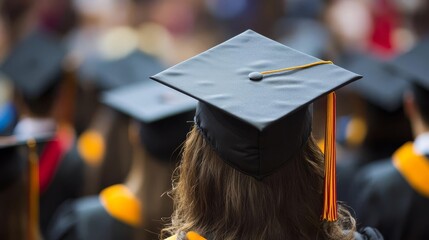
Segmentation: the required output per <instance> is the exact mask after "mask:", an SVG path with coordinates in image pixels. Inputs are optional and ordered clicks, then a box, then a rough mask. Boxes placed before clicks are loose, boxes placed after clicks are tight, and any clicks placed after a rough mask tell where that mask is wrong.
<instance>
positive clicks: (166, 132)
mask: <svg viewBox="0 0 429 240" xmlns="http://www.w3.org/2000/svg"><path fill="white" fill-rule="evenodd" d="M194 114H195V111H188V112H185V113H181V114H178V115H175V116H171V117H169V118H166V119H162V120H158V121H156V122H151V123H144V122H141V123H140V139H141V142H142V145H143V146H144V148H145V149H146V150H147V151H148V152H149V153H150V154H151V155H152V156H154V157H155V158H156V159H158V160H161V161H171V160H173V161H178V160H179V154H180V149H181V148H180V147H181V145H182V143H184V141H185V140H186V134H187V133H188V132H189V130H190V129H191V126H192V122H193V121H192V119H193V117H194Z"/></svg>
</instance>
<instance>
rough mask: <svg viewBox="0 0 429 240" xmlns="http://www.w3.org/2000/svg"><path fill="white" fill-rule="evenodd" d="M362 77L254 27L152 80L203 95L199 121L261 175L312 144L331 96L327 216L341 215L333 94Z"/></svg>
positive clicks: (239, 165)
mask: <svg viewBox="0 0 429 240" xmlns="http://www.w3.org/2000/svg"><path fill="white" fill-rule="evenodd" d="M360 77H361V76H359V75H357V74H355V73H352V72H349V71H347V70H345V69H342V68H340V67H338V66H335V65H334V64H332V62H330V61H321V60H320V59H317V58H315V57H312V56H309V55H306V54H304V53H301V52H298V51H296V50H293V49H291V48H288V47H286V46H284V45H282V44H280V43H278V42H275V41H273V40H271V39H268V38H266V37H264V36H262V35H259V34H258V33H255V32H253V31H251V30H248V31H246V32H244V33H242V34H240V35H238V36H236V37H233V38H232V39H230V40H228V41H226V42H224V43H222V44H220V45H218V46H216V47H214V48H212V49H209V50H207V51H205V52H203V53H201V54H199V55H197V56H195V57H193V58H191V59H189V60H186V61H184V62H182V63H180V64H177V65H176V66H173V67H171V68H169V69H167V70H165V71H163V72H161V73H159V74H157V75H155V76H153V77H152V79H154V80H156V81H158V82H160V83H163V84H165V85H167V86H170V87H172V88H174V89H176V90H178V91H180V92H183V93H185V94H187V95H189V96H191V97H194V98H196V99H197V100H199V103H198V105H197V111H196V116H195V124H196V126H197V127H198V129H199V130H200V132H201V133H202V135H203V136H204V137H205V138H206V139H207V141H208V142H209V143H210V145H211V146H212V147H213V149H214V150H215V151H216V152H217V153H218V155H219V156H220V157H221V158H222V159H223V160H224V161H225V162H226V163H228V164H229V165H231V166H232V167H234V168H235V169H237V170H239V171H241V172H243V173H245V174H247V175H250V176H253V177H255V178H257V179H262V178H263V177H266V176H268V175H270V174H272V173H274V172H275V171H276V170H278V169H279V168H280V167H281V166H282V165H283V164H284V163H285V162H286V161H288V160H289V159H290V158H291V157H292V156H294V155H295V154H296V153H297V152H298V150H299V149H301V147H303V146H304V144H305V143H306V142H307V139H308V137H309V136H310V134H311V122H312V119H311V118H312V117H311V113H310V109H309V104H311V103H312V102H313V101H314V100H316V99H317V98H319V97H321V96H323V95H328V98H327V99H328V100H327V103H328V104H327V109H328V110H327V125H326V128H327V129H326V132H327V134H326V137H325V138H326V139H325V142H326V144H325V191H324V208H323V214H322V219H324V220H327V221H335V220H336V219H337V209H336V190H335V189H336V188H335V181H336V177H335V94H334V93H333V91H334V90H335V89H337V88H339V87H341V86H343V85H345V84H347V83H350V82H352V81H354V80H357V79H359V78H360Z"/></svg>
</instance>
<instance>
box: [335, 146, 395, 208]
mask: <svg viewBox="0 0 429 240" xmlns="http://www.w3.org/2000/svg"><path fill="white" fill-rule="evenodd" d="M397 147H398V146H397V145H395V146H393V145H392V146H391V145H386V146H383V147H379V148H377V149H374V148H369V147H362V148H360V149H358V150H355V151H345V153H344V155H343V156H342V159H339V161H338V162H337V197H338V200H339V201H342V202H345V203H346V204H347V205H349V204H350V202H351V199H352V198H353V196H352V195H350V194H349V193H350V188H352V187H353V186H352V182H353V180H354V178H355V176H356V174H357V173H358V172H359V171H360V170H361V169H362V168H364V167H365V166H366V165H368V164H371V163H373V162H377V161H379V160H382V159H385V158H388V157H389V156H390V155H391V154H392V152H393V151H395V150H396V148H397ZM353 191H359V190H357V189H355V190H353ZM352 213H353V212H352Z"/></svg>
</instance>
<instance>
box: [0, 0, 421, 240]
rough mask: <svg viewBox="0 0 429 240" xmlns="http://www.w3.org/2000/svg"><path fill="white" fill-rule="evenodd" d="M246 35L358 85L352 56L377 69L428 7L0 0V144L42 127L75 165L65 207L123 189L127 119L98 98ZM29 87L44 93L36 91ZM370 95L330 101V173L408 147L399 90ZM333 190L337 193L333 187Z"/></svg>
mask: <svg viewBox="0 0 429 240" xmlns="http://www.w3.org/2000/svg"><path fill="white" fill-rule="evenodd" d="M247 29H252V30H254V31H256V32H258V33H260V34H262V35H265V36H267V37H269V38H272V39H274V40H277V41H279V42H281V43H283V44H285V45H286V46H289V47H292V48H295V49H297V50H299V51H302V52H304V53H307V54H310V55H313V56H316V57H318V58H321V59H324V60H332V61H333V62H334V63H335V64H337V65H339V66H343V67H345V68H350V70H352V71H356V72H357V73H360V74H362V75H365V76H369V77H368V79H369V78H371V74H372V73H373V71H372V70H371V67H370V66H360V67H359V66H357V67H356V69H355V64H354V62H355V60H356V59H357V58H358V57H357V56H366V57H369V58H370V59H376V61H377V62H387V61H389V60H391V59H393V58H394V57H395V56H398V55H399V54H401V53H404V52H406V51H408V50H409V49H411V48H412V47H413V46H414V45H415V44H416V43H417V42H418V41H419V40H420V39H422V38H424V37H425V36H426V35H427V34H428V33H429V1H426V0H325V1H323V0H264V1H260V0H0V62H2V63H1V64H0V65H1V69H0V70H1V71H0V73H1V75H0V135H2V136H10V135H16V134H17V132H19V131H18V130H20V129H21V128H24V129H25V127H22V126H24V124H23V125H20V124H19V123H20V122H21V121H22V119H25V118H36V119H39V120H40V119H42V118H46V119H51V120H52V121H53V122H55V123H56V129H57V130H56V132H57V135H58V136H59V139H60V140H59V142H60V145H61V146H62V147H61V149H63V150H64V152H67V153H68V152H71V154H72V155H73V154H74V155H76V156H77V158H79V159H81V161H82V163H81V164H83V165H84V167H83V169H84V170H79V173H75V172H71V173H70V172H69V173H65V175H64V176H68V177H67V179H66V180H64V181H66V182H67V181H70V182H73V181H77V180H76V179H78V177H79V176H80V177H81V179H82V180H81V183H80V185H79V187H78V188H79V190H78V192H79V193H78V194H74V195H73V196H71V197H70V198H76V197H81V196H87V195H93V194H99V193H100V191H102V190H103V189H105V188H106V187H109V186H111V185H113V184H118V183H123V182H124V181H125V180H126V179H127V176H128V177H129V174H130V168H131V167H130V166H132V165H133V164H134V163H133V158H135V154H134V153H133V151H132V149H133V146H132V141H131V140H130V135H132V134H129V133H130V131H132V130H130V127H129V126H130V124H129V122H130V121H131V120H130V118H129V117H128V116H126V114H121V113H119V112H116V111H114V110H112V109H110V108H108V107H106V106H105V105H104V104H102V103H100V97H101V95H102V93H103V92H105V91H108V90H112V89H115V88H119V87H122V86H125V85H128V84H132V83H135V82H138V81H149V80H148V76H150V75H151V74H155V73H157V72H159V71H161V70H163V69H165V68H168V67H169V66H172V65H174V64H177V63H179V62H181V61H184V60H186V59H188V58H190V57H192V56H194V55H196V54H198V53H201V52H203V51H205V50H207V49H209V48H211V47H213V46H215V45H216V44H219V43H221V42H223V41H225V40H227V39H228V38H230V37H232V36H235V35H237V34H239V33H241V32H243V31H244V30H247ZM37 34H39V35H37ZM40 34H41V35H43V36H42V37H40ZM46 36H49V41H51V40H52V41H54V42H55V44H58V45H59V47H60V48H61V49H62V50H61V51H62V53H61V54H62V55H61V54H60V55H61V57H60V61H59V63H58V64H57V65H56V68H55V58H57V52H55V51H56V50H53V49H50V47H49V46H53V43H52V42H51V43H49V44H48V46H45V45H43V46H42V43H46V42H44V41H45V40H46V39H45V40H43V41H42V40H40V39H44V37H46ZM32 39H33V40H34V41H33V40H32ZM38 40H40V41H38ZM41 42H42V43H41ZM38 44H40V45H38ZM16 49H21V50H19V51H18V50H16ZM61 51H60V52H61ZM26 54H29V55H31V54H33V55H34V56H32V57H30V58H31V59H32V60H31V61H27V62H22V63H20V62H19V60H16V61H14V60H13V59H9V58H11V57H10V56H15V55H16V56H17V57H16V59H20V56H21V55H26ZM23 58H24V59H25V58H26V57H25V56H24V57H23ZM8 59H9V60H8ZM147 59H150V61H148V60H147ZM428 59H429V58H428ZM145 61H146V62H149V63H148V64H149V65H145V64H143V63H145ZM362 61H364V62H367V61H366V60H362ZM362 61H360V63H362ZM51 62H54V63H51ZM358 62H359V61H358ZM150 64H153V65H150ZM52 65H54V67H53V68H54V69H53V70H52V71H53V72H54V74H53V75H55V74H57V73H59V72H61V74H60V76H61V77H57V78H60V80H58V82H57V84H56V87H55V89H56V91H57V92H56V94H54V95H52V94H51V95H52V96H48V97H46V92H49V91H50V90H49V89H50V87H46V86H45V85H46V84H47V85H49V83H45V82H44V80H43V79H48V78H49V77H47V76H49V74H51V73H50V70H49V68H50V66H52ZM285 67H287V63H285ZM52 71H51V72H52ZM140 71H142V72H140ZM374 71H377V70H374ZM27 72H28V74H26V73H27ZM21 75H23V76H21ZM40 75H41V77H40ZM51 78H52V77H51ZM375 78H376V77H375ZM386 78H389V77H386ZM17 79H20V80H19V81H18V80H17ZM39 79H40V82H38V81H39ZM46 81H50V79H48V80H46ZM374 81H375V80H374ZM371 84H374V86H375V85H376V83H375V82H374V83H371V82H370V83H369V88H370V89H373V85H371ZM42 85H43V86H42ZM379 85H380V84H379ZM390 85H392V90H389V87H390ZM39 87H40V88H43V89H42V90H40V91H37V89H38V88H39ZM374 89H375V90H374V91H375V92H371V91H372V90H368V87H365V86H360V87H359V86H356V87H350V88H346V89H344V90H341V91H339V92H338V101H337V111H338V112H337V115H338V120H337V123H338V124H337V141H338V146H339V147H338V162H339V164H341V162H344V163H349V162H351V161H352V162H353V164H352V165H354V163H359V164H358V165H360V164H361V163H362V164H364V163H367V162H371V161H372V160H376V159H381V158H386V157H389V156H390V155H391V154H392V152H393V151H394V150H395V149H397V148H398V147H399V146H401V145H402V144H403V143H405V142H406V141H409V140H412V134H411V129H410V126H409V123H408V121H407V120H406V118H405V116H404V114H403V109H402V95H403V93H404V89H405V87H404V86H402V85H401V84H399V86H396V85H395V84H389V83H388V84H386V83H385V84H384V85H383V84H381V91H382V92H383V91H384V92H386V91H388V93H387V94H384V95H383V93H378V92H377V89H376V87H374ZM389 93H390V94H389ZM384 96H386V97H384ZM36 102H37V104H36ZM33 105H34V106H33ZM324 112H325V111H324V102H323V100H322V101H319V102H316V103H315V107H314V121H313V125H314V134H315V136H316V138H317V139H320V140H321V144H322V145H323V142H322V139H323V136H324ZM137 120H140V119H137ZM46 125H49V124H46ZM46 125H45V124H44V123H43V124H42V123H40V125H37V126H40V128H42V126H46ZM17 126H21V128H18V127H17ZM21 130H22V129H21ZM24 132H25V131H24ZM74 155H73V156H74ZM0 158H2V155H1V154H0ZM345 165H348V164H345ZM73 166H74V165H73ZM76 168H77V167H76ZM345 168H346V170H344V173H346V175H347V174H349V172H347V171H348V170H347V169H348V166H347V167H345ZM69 169H73V168H69ZM353 169H354V168H353ZM353 171H355V170H353ZM48 172H49V171H48ZM341 173H343V172H340V173H339V174H340V175H341ZM67 174H68V175H67ZM51 175H53V174H51ZM51 175H49V174H48V175H47V176H51ZM81 175H82V176H81ZM74 177H76V179H75V178H74ZM49 179H50V178H49ZM168 180H169V179H168ZM79 181H80V180H79ZM49 186H52V185H49ZM341 188H345V189H347V188H348V186H347V184H346V186H343V185H341V183H340V184H339V189H340V190H341ZM163 190H165V189H163ZM343 190H344V189H343ZM52 191H53V192H52V195H58V194H59V192H55V191H54V190H52ZM343 192H346V191H345V190H344V191H343ZM42 194H43V191H42ZM2 196H5V195H2ZM0 197H1V196H0ZM339 197H340V198H344V199H346V198H347V196H343V195H341V193H339ZM46 198H47V197H46ZM146 200H147V199H146ZM5 201H6V200H5ZM60 202H61V201H59V202H58V206H59V203H60ZM49 204H50V203H49ZM49 204H48V205H49ZM55 210H56V209H51V210H49V211H48V212H49V213H48V214H47V215H46V216H45V218H44V219H41V225H42V226H41V232H42V235H46V234H48V233H47V232H48V229H49V227H48V225H49V222H50V221H51V218H52V216H53V215H54V212H55ZM1 215H2V214H1V213H0V217H1ZM0 222H1V221H0Z"/></svg>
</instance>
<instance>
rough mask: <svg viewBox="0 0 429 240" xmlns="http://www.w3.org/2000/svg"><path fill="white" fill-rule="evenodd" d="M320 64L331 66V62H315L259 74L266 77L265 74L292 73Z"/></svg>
mask: <svg viewBox="0 0 429 240" xmlns="http://www.w3.org/2000/svg"><path fill="white" fill-rule="evenodd" d="M321 64H333V62H332V61H317V62H312V63H308V64H303V65H299V66H293V67H287V68H281V69H276V70H269V71H264V72H260V73H261V74H262V75H267V74H273V73H280V72H286V71H293V70H298V69H303V68H309V67H313V66H316V65H321Z"/></svg>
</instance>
